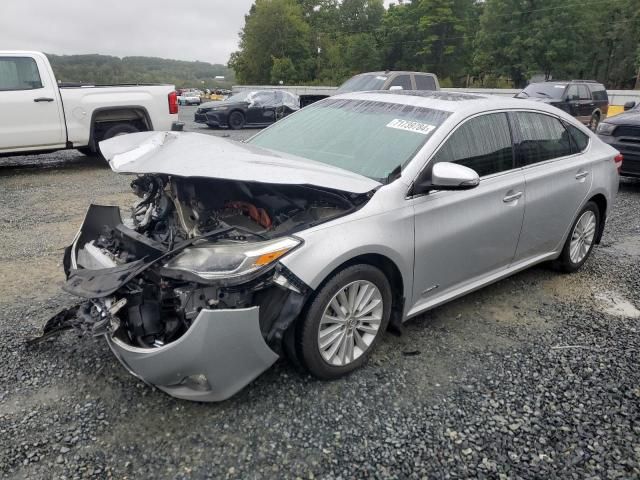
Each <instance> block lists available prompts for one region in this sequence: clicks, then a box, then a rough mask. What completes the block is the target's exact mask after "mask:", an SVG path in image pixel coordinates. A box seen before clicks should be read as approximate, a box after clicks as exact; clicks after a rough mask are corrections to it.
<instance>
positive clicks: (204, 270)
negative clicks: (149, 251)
mask: <svg viewBox="0 0 640 480" xmlns="http://www.w3.org/2000/svg"><path fill="white" fill-rule="evenodd" d="M301 243H302V241H301V240H298V239H297V238H294V237H284V238H278V239H275V240H268V241H264V242H250V243H229V244H216V245H207V246H196V247H191V248H187V249H185V250H184V251H183V252H182V253H180V254H178V255H177V256H175V257H174V258H173V259H171V260H169V261H168V262H167V263H166V264H165V265H164V268H169V269H172V270H183V271H186V272H190V273H192V274H194V275H197V276H199V277H201V278H203V279H206V280H216V279H226V278H234V277H240V276H243V275H247V274H250V273H253V272H256V271H257V270H260V269H262V268H266V267H268V266H269V265H272V264H273V263H274V262H275V261H276V260H278V259H279V258H281V257H282V256H283V255H285V254H286V253H288V252H290V251H291V250H293V249H294V248H296V247H297V246H298V245H300V244H301Z"/></svg>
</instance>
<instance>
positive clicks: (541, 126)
mask: <svg viewBox="0 0 640 480" xmlns="http://www.w3.org/2000/svg"><path fill="white" fill-rule="evenodd" d="M514 116H515V124H516V127H517V131H518V145H517V150H518V152H517V158H518V162H519V165H520V166H526V165H532V164H534V163H538V162H543V161H545V160H550V159H553V158H559V157H564V156H566V155H570V154H571V153H573V152H572V148H571V140H570V137H569V132H568V131H567V129H566V128H564V126H563V125H562V123H561V122H560V120H558V119H557V118H555V117H551V116H549V115H545V114H543V113H533V112H516V113H515V114H514Z"/></svg>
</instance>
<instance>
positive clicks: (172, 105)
mask: <svg viewBox="0 0 640 480" xmlns="http://www.w3.org/2000/svg"><path fill="white" fill-rule="evenodd" d="M169 113H170V114H174V113H178V92H171V93H170V94H169Z"/></svg>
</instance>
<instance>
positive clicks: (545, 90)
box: [516, 83, 567, 100]
mask: <svg viewBox="0 0 640 480" xmlns="http://www.w3.org/2000/svg"><path fill="white" fill-rule="evenodd" d="M566 87H567V86H566V85H565V84H562V83H532V84H531V85H529V86H528V87H527V88H525V89H524V90H523V91H521V92H520V93H519V94H517V95H516V97H517V98H531V97H533V98H555V99H558V100H559V99H561V98H562V94H563V93H564V89H565V88H566Z"/></svg>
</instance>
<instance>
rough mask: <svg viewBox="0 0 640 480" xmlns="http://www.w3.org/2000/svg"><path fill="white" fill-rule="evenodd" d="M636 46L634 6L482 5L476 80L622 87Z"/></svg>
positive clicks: (638, 28)
mask: <svg viewBox="0 0 640 480" xmlns="http://www.w3.org/2000/svg"><path fill="white" fill-rule="evenodd" d="M638 44H640V9H639V8H638V2H637V0H609V1H604V2H602V1H594V0H585V2H584V3H582V4H580V5H578V4H576V3H568V2H560V1H558V0H527V1H524V2H523V1H522V0H486V2H485V3H484V11H483V13H482V15H481V17H480V30H479V32H478V35H477V36H476V38H475V43H474V47H475V48H474V58H473V66H474V70H475V73H476V74H477V75H478V76H479V77H480V78H482V77H485V76H496V75H497V76H504V77H508V78H510V79H511V80H512V82H513V83H514V84H515V85H516V86H524V85H525V84H526V82H527V79H528V78H530V77H531V76H532V75H533V74H536V73H542V74H544V75H545V77H546V78H557V79H560V78H592V79H596V80H599V81H602V82H604V83H605V84H606V85H607V86H609V88H613V87H624V86H629V84H630V83H632V79H633V77H634V71H635V69H634V67H633V55H634V52H635V49H636V48H637V46H638Z"/></svg>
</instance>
